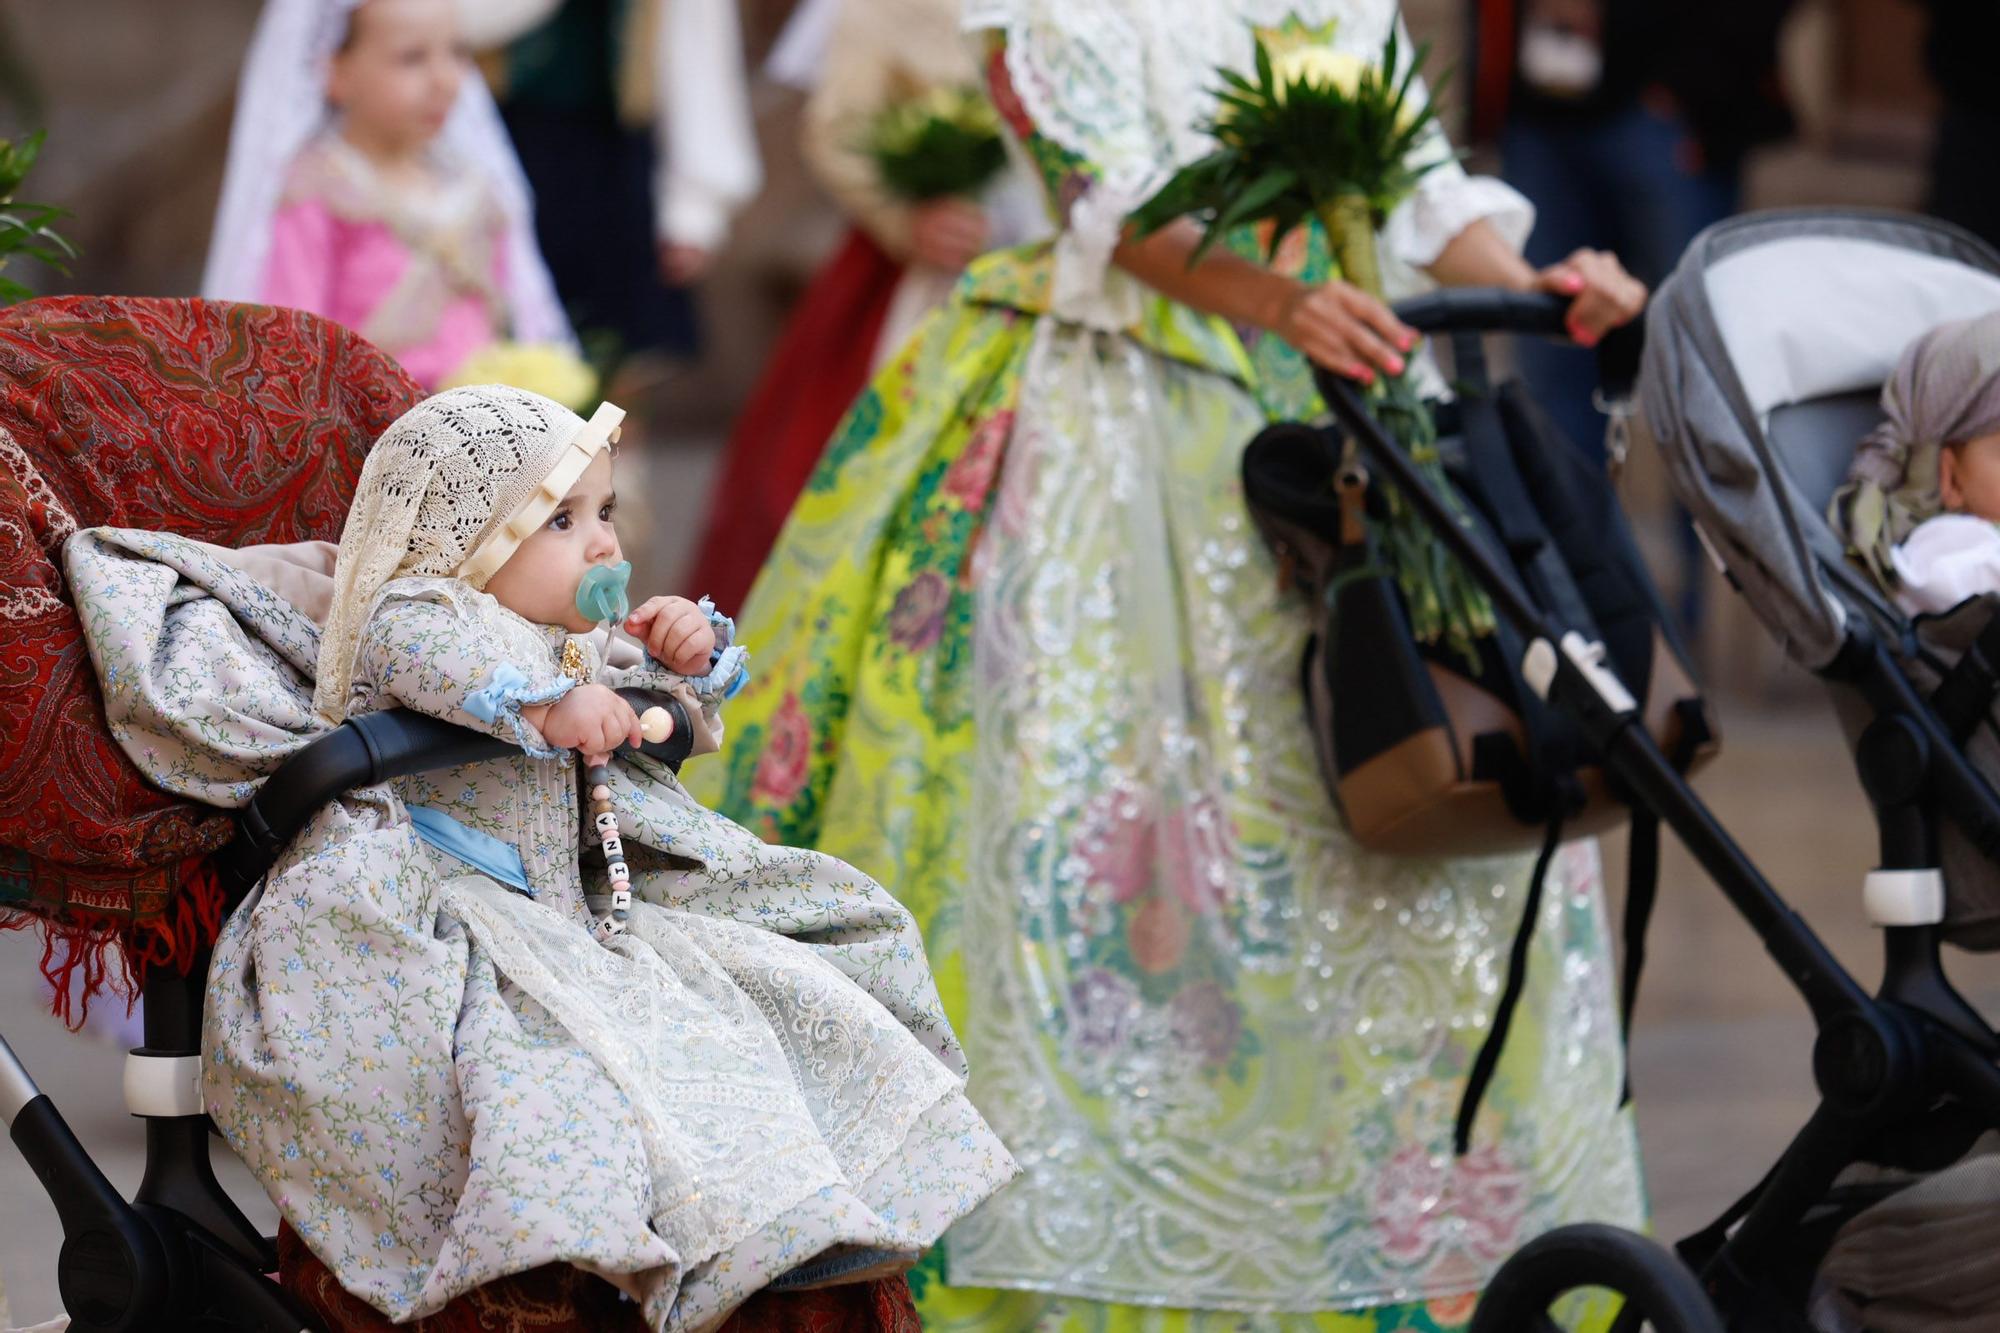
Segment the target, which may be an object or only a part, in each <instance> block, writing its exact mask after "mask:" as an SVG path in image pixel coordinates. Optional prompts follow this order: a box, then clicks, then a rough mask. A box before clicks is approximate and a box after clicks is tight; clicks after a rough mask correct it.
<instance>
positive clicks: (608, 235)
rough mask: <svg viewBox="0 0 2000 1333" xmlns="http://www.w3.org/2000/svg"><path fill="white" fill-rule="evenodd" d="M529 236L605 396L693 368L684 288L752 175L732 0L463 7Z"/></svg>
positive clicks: (757, 173) (499, 1)
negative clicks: (609, 372) (607, 373)
mask: <svg viewBox="0 0 2000 1333" xmlns="http://www.w3.org/2000/svg"><path fill="white" fill-rule="evenodd" d="M462 8H463V10H464V12H465V14H466V15H467V18H468V23H469V35H470V37H471V39H472V41H473V43H474V45H475V46H476V47H477V48H478V49H480V50H482V51H484V52H486V55H485V56H484V57H483V60H482V64H483V66H484V68H485V69H486V71H487V74H488V77H489V79H490V80H491V82H492V84H493V86H494V89H495V95H496V96H497V98H498V99H499V102H500V106H501V112H502V115H503V116H504V117H505V119H506V122H507V129H508V132H509V133H510V134H511V135H512V136H513V140H514V145H515V148H516V149H517V150H518V152H519V153H520V155H521V163H522V165H523V167H524V168H525V169H526V171H527V175H528V180H529V182H530V183H531V184H532V185H533V187H534V193H535V199H536V201H537V204H536V211H535V226H536V231H537V234H538V235H539V236H540V238H541V242H542V247H543V250H544V252H545V253H547V255H548V256H549V264H550V267H551V269H552V270H553V271H554V273H555V280H556V288H557V290H558V291H560V292H561V293H562V299H563V302H564V305H565V306H566V307H567V308H568V310H569V313H570V315H571V317H572V318H573V319H574V320H575V322H576V325H577V327H578V328H579V329H580V330H581V331H582V332H583V335H584V338H585V341H586V343H587V344H588V345H591V346H592V347H593V349H594V351H595V353H596V356H597V359H598V360H599V361H600V362H613V361H616V362H620V363H623V364H622V370H621V374H620V381H622V382H614V394H613V396H617V394H618V393H624V394H625V395H626V396H627V397H630V396H632V389H631V387H629V386H632V385H635V384H640V383H642V382H643V381H646V380H648V379H656V378H657V377H658V376H659V375H660V374H661V373H663V372H664V370H665V368H666V366H667V365H668V364H670V363H672V362H675V361H687V360H690V359H692V358H693V357H694V356H695V354H696V353H697V352H698V350H699V348H700V342H701V336H700V330H699V325H698V322H697V319H696V314H695V309H694V305H693V302H692V300H691V298H690V296H689V292H688V289H689V288H690V287H691V286H692V285H693V284H694V283H696V282H697V281H699V280H700V279H701V278H702V277H703V276H705V275H706V274H707V273H708V272H709V269H710V267H711V266H712V264H713V263H714V259H715V255H716V253H717V252H718V251H719V250H720V249H721V248H722V246H723V245H724V243H725V242H726V241H727V240H728V237H729V229H730V223H731V220H732V219H733V218H734V216H735V214H736V213H737V211H738V210H739V209H741V208H742V207H743V206H744V205H745V204H746V203H747V202H748V201H749V200H750V199H751V198H752V197H753V196H754V195H755V194H756V193H757V191H758V189H759V187H760V186H761V184H762V182H763V167H762V162H761V159H760V157H759V154H758V150H757V138H756V132H755V128H754V126H753V123H752V120H751V114H750V103H749V96H748V91H747V88H746V84H745V76H744V64H743V41H742V35H741V31H740V27H739V22H738V16H737V12H736V0H483V2H482V3H479V4H476V5H475V4H472V3H470V0H463V3H462Z"/></svg>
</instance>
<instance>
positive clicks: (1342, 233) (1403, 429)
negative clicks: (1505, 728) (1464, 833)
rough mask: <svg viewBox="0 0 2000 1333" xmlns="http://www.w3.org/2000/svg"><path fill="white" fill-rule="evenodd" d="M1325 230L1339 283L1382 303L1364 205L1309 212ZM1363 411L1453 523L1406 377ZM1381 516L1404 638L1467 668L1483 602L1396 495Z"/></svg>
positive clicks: (1485, 626)
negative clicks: (1436, 646)
mask: <svg viewBox="0 0 2000 1333" xmlns="http://www.w3.org/2000/svg"><path fill="white" fill-rule="evenodd" d="M1313 212H1314V214H1315V216H1317V217H1318V218H1319V221H1320V225H1321V226H1323V227H1325V228H1326V238H1327V244H1328V246H1329V248H1330V249H1331V251H1332V253H1333V259H1334V262H1335V264H1336V266H1337V267H1338V268H1339V270H1340V276H1341V277H1343V278H1345V279H1346V280H1347V281H1348V282H1351V283H1353V284H1354V285H1355V286H1356V287H1359V288H1360V289H1361V290H1363V291H1365V292H1367V293H1368V294H1369V295H1371V296H1373V297H1375V298H1376V299H1377V300H1381V299H1383V288H1382V266H1381V261H1380V259H1379V257H1378V255H1377V253H1376V249H1375V215H1374V211H1373V209H1371V208H1370V207H1369V204H1368V200H1367V199H1366V197H1364V196H1362V195H1358V194H1342V195H1337V196H1335V197H1334V198H1333V199H1331V200H1329V201H1327V202H1326V203H1324V204H1321V205H1319V206H1318V207H1316V208H1315V209H1314V210H1313ZM1366 397H1367V399H1368V406H1369V409H1370V411H1371V412H1373V414H1374V415H1375V417H1376V419H1377V420H1379V421H1380V422H1381V423H1382V426H1383V429H1385V430H1386V431H1388V433H1389V436H1390V438H1391V439H1393V440H1395V442H1396V444H1397V445H1398V446H1399V447H1400V448H1401V449H1402V450H1403V452H1404V453H1406V454H1408V455H1409V456H1410V458H1411V460H1412V461H1413V462H1415V463H1416V465H1417V468H1418V470H1419V471H1420V472H1422V473H1423V475H1424V479H1425V480H1426V481H1428V482H1429V483H1430V484H1431V486H1432V487H1433V488H1434V489H1436V490H1437V492H1438V493H1439V494H1440V495H1441V496H1443V497H1444V499H1445V503H1446V504H1447V505H1449V506H1450V507H1451V509H1452V512H1453V513H1454V514H1455V515H1456V516H1457V517H1458V519H1459V521H1460V522H1465V521H1466V515H1465V508H1464V502H1463V501H1462V500H1461V499H1460V498H1459V496H1458V493H1457V491H1456V490H1454V489H1453V487H1452V485H1451V483H1450V481H1449V480H1447V478H1446V477H1445V474H1444V468H1443V466H1442V465H1441V464H1440V462H1439V461H1438V452H1437V428H1436V426H1435V424H1434V423H1433V422H1432V419H1431V412H1430V408H1429V407H1428V405H1426V404H1425V403H1424V402H1423V401H1422V399H1420V398H1419V397H1418V396H1417V392H1416V388H1415V386H1414V385H1413V384H1412V383H1411V382H1410V380H1409V379H1408V378H1407V374H1405V375H1393V376H1392V375H1388V374H1383V375H1378V376H1377V377H1376V379H1375V381H1374V382H1373V383H1372V384H1371V385H1370V386H1369V387H1368V390H1367V394H1366ZM1385 498H1386V500H1387V509H1388V513H1387V515H1386V516H1385V521H1384V522H1383V523H1382V524H1381V525H1380V528H1381V530H1380V531H1379V532H1378V534H1377V540H1378V541H1379V542H1380V544H1381V549H1382V551H1383V553H1384V554H1385V555H1386V556H1387V557H1388V562H1389V566H1390V568H1391V569H1393V570H1394V571H1395V575H1396V583H1397V586H1398V588H1399V589H1400V590H1401V591H1402V594H1403V603H1404V606H1405V607H1406V608H1407V610H1408V611H1409V615H1410V631H1411V633H1413V634H1414V635H1416V637H1417V639H1418V640H1419V641H1420V642H1423V643H1437V642H1438V641H1440V640H1442V641H1443V642H1444V643H1445V644H1446V645H1448V646H1449V647H1450V648H1451V649H1452V650H1453V651H1455V652H1457V653H1459V654H1460V655H1461V656H1462V657H1464V658H1466V659H1467V661H1468V662H1469V663H1471V664H1473V665H1474V666H1476V665H1477V663H1478V649H1477V648H1476V647H1475V644H1476V643H1477V641H1478V640H1480V639H1481V638H1484V637H1485V636H1487V635H1489V634H1491V633H1492V632H1493V629H1494V620H1493V606H1492V603H1491V602H1489V601H1488V600H1487V598H1486V594H1485V593H1484V591H1482V590H1481V589H1480V588H1479V587H1478V585H1476V584H1474V583H1473V582H1472V580H1471V577H1470V576H1469V575H1468V574H1467V573H1466V572H1465V570H1464V568H1463V567H1462V566H1461V565H1460V564H1459V563H1458V561H1457V560H1455V559H1454V558H1452V556H1451V553H1450V552H1449V551H1447V550H1446V549H1445V548H1444V546H1443V545H1442V544H1441V543H1440V542H1439V541H1438V540H1437V538H1436V536H1435V535H1433V534H1432V532H1431V531H1430V529H1429V527H1428V526H1427V525H1426V524H1425V522H1424V520H1423V519H1422V518H1421V517H1419V516H1418V514H1417V512H1416V511H1415V510H1414V509H1412V508H1411V507H1410V504H1409V502H1408V501H1407V500H1405V499H1404V498H1403V495H1402V493H1401V492H1400V491H1397V490H1396V489H1395V488H1394V487H1388V488H1387V494H1386V497H1385Z"/></svg>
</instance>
